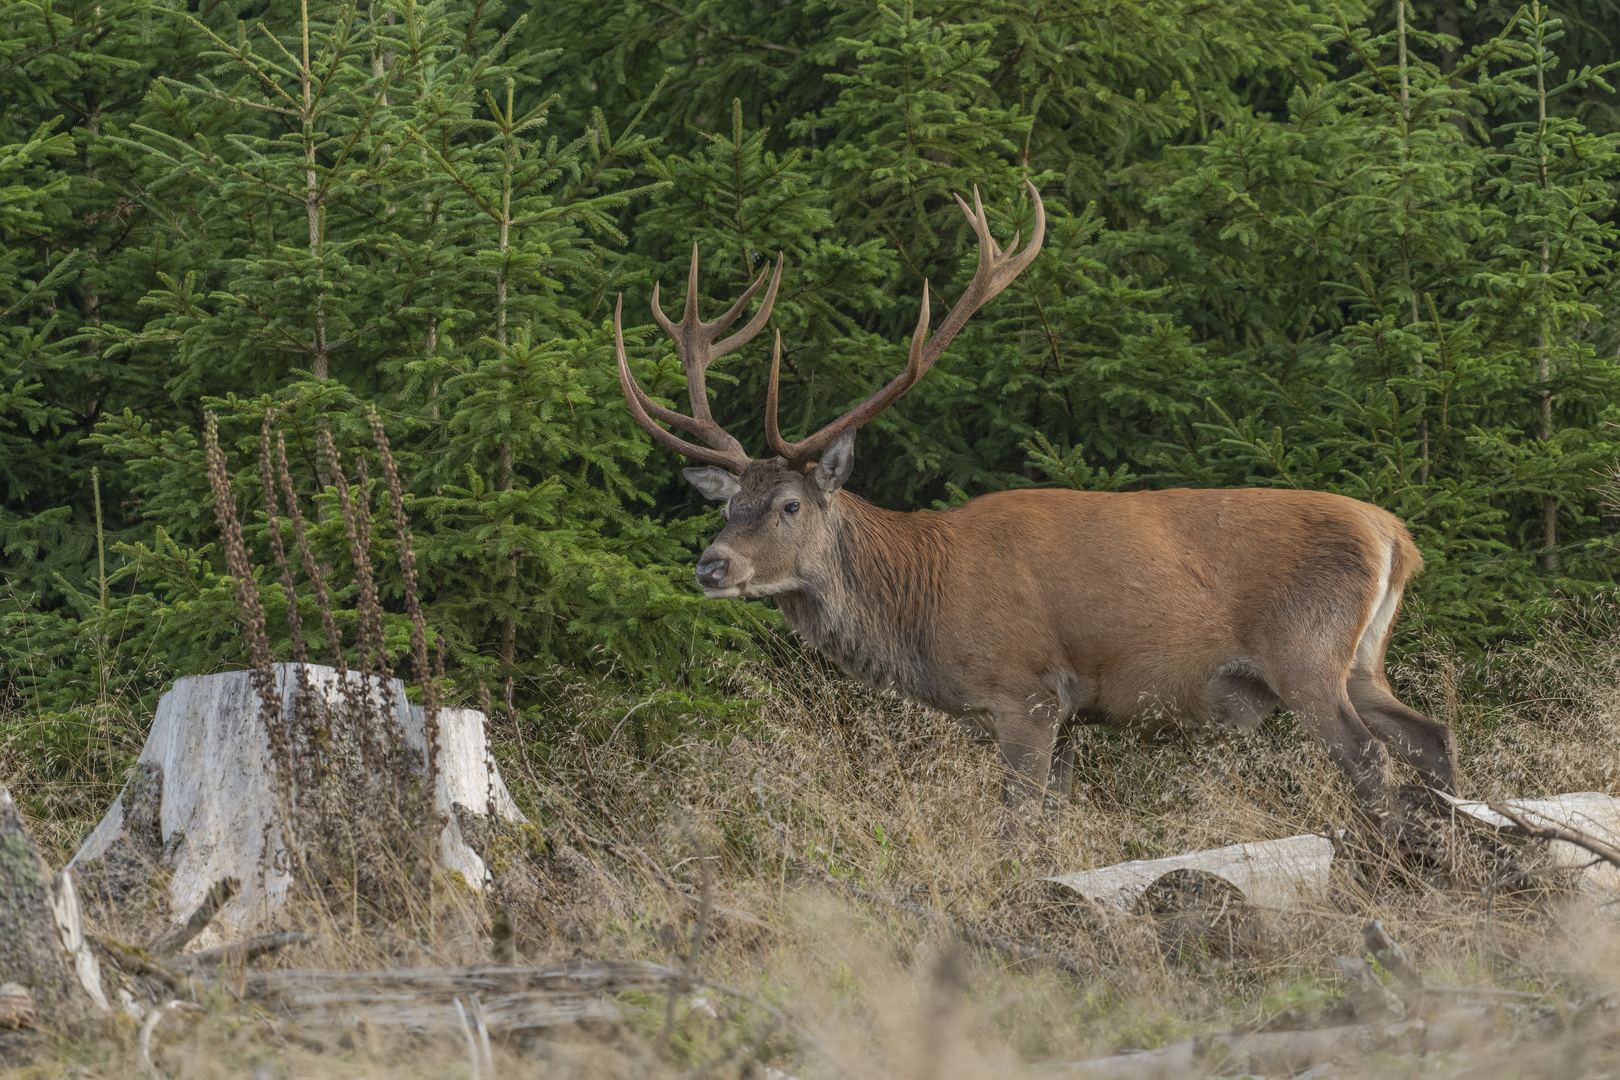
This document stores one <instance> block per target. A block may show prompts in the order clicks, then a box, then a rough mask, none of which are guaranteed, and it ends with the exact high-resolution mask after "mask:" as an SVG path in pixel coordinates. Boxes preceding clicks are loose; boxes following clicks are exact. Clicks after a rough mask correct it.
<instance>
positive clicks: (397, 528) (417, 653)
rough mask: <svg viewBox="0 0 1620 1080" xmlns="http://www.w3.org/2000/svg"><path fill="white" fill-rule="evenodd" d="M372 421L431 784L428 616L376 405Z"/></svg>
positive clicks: (433, 695) (434, 718)
mask: <svg viewBox="0 0 1620 1080" xmlns="http://www.w3.org/2000/svg"><path fill="white" fill-rule="evenodd" d="M366 411H367V414H368V418H369V419H370V421H371V438H372V441H373V442H375V443H376V444H377V456H378V458H379V459H380V460H381V462H382V470H383V479H384V481H385V482H386V483H387V485H388V502H389V506H390V507H391V508H392V510H393V514H394V532H395V534H396V535H397V536H398V537H399V570H400V574H401V576H402V577H403V579H404V582H405V613H406V614H407V615H409V616H410V619H411V659H412V661H413V662H414V664H415V667H416V681H417V684H418V685H419V686H420V687H421V688H422V715H423V725H424V728H425V733H426V736H427V748H428V749H427V777H428V782H429V784H430V785H431V784H432V783H433V782H434V781H435V780H436V779H437V777H438V771H439V688H438V684H437V683H435V681H434V679H433V672H432V671H431V670H430V669H429V668H428V654H427V620H426V619H424V618H423V616H422V606H421V604H420V603H419V602H418V600H417V583H416V555H415V553H414V552H413V551H412V550H411V527H410V522H409V521H408V520H407V519H406V517H405V497H404V492H403V489H402V487H401V485H400V482H399V470H398V469H396V468H395V467H394V455H393V454H392V453H390V452H389V449H388V433H387V432H385V431H384V430H383V424H382V417H380V416H378V415H377V410H376V409H368V410H366ZM441 664H442V661H441Z"/></svg>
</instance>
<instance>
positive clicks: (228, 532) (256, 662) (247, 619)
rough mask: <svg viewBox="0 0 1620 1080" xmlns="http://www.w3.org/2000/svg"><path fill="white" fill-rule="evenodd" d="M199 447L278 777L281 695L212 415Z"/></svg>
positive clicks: (282, 761)
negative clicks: (206, 472) (211, 491)
mask: <svg viewBox="0 0 1620 1080" xmlns="http://www.w3.org/2000/svg"><path fill="white" fill-rule="evenodd" d="M203 447H204V456H205V457H206V458H207V461H208V482H209V484H210V485H211V486H212V487H213V489H214V520H216V521H217V522H218V523H219V532H220V537H221V539H222V541H223V542H224V546H225V570H226V572H227V573H228V574H230V575H231V578H232V580H233V581H234V582H235V583H236V602H237V604H238V605H239V606H240V607H241V609H242V633H243V636H244V637H245V638H246V640H247V648H248V656H249V658H250V659H251V660H252V663H253V688H254V689H255V690H257V691H258V693H259V703H260V706H261V708H262V710H263V714H264V722H265V728H266V729H267V730H268V732H269V735H270V754H271V758H272V760H273V761H274V762H275V766H276V768H277V769H278V770H280V771H281V773H282V775H283V776H287V775H289V770H290V768H291V762H290V760H289V755H288V752H287V738H286V729H285V725H284V724H283V723H282V717H281V694H280V693H279V692H278V690H277V689H276V673H275V669H274V668H273V667H272V666H271V658H270V641H269V639H268V638H267V637H266V635H265V620H264V605H263V604H261V603H260V602H259V590H258V589H257V588H256V587H255V586H254V584H253V564H252V563H250V562H249V561H248V556H247V545H246V544H245V543H244V542H243V540H242V525H241V523H240V522H239V521H238V520H237V518H236V502H235V499H234V497H233V496H232V493H231V477H230V473H229V472H228V471H227V469H226V465H225V451H223V450H221V449H220V446H219V419H218V418H217V417H216V416H215V415H214V414H213V413H211V412H210V413H207V414H205V415H204V419H203Z"/></svg>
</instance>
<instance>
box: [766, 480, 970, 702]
mask: <svg viewBox="0 0 1620 1080" xmlns="http://www.w3.org/2000/svg"><path fill="white" fill-rule="evenodd" d="M829 517H830V519H831V521H830V524H831V526H832V531H833V538H832V543H831V545H830V548H829V552H828V555H829V557H828V558H825V559H823V560H820V563H821V565H819V566H815V567H806V568H804V569H803V572H802V575H801V576H802V579H803V580H804V582H805V585H804V588H803V589H802V590H799V591H795V592H790V593H783V594H781V595H779V596H778V597H777V602H778V603H779V604H780V605H781V608H782V613H783V614H784V615H785V616H787V620H788V623H789V625H791V626H792V627H793V629H794V632H795V633H797V634H798V635H799V636H800V637H802V638H803V639H804V640H805V641H807V642H809V643H810V644H811V645H813V646H814V647H815V648H817V649H819V650H820V651H821V652H823V653H825V654H826V655H827V656H828V657H830V658H831V659H832V660H834V661H835V662H837V663H838V664H839V665H840V666H841V667H843V668H844V670H846V671H848V672H849V673H850V674H851V675H854V676H855V677H856V678H858V679H860V680H862V681H863V682H866V683H869V684H870V685H872V686H877V687H881V688H884V689H895V690H899V691H900V692H902V693H904V694H906V695H908V696H911V697H916V698H920V699H921V700H924V701H932V700H933V699H934V698H935V697H936V696H937V694H936V693H935V691H936V689H937V686H936V683H937V679H936V676H935V673H933V672H932V671H931V670H930V667H931V665H930V663H929V659H930V657H929V653H930V651H931V650H930V628H931V627H932V626H933V625H934V621H935V619H934V616H935V609H936V606H937V602H938V601H937V598H938V597H939V596H941V595H943V594H942V592H941V591H940V590H941V589H942V588H943V579H944V576H945V567H946V560H947V558H948V546H947V544H946V543H945V536H944V532H945V530H944V525H943V523H942V522H941V521H940V520H939V517H938V515H935V514H928V513H895V512H894V511H892V510H883V509H880V508H878V507H876V506H873V505H872V504H871V503H869V502H867V501H865V500H864V499H861V498H859V497H857V496H855V495H851V494H849V493H847V492H843V491H840V492H839V493H838V495H837V496H836V498H835V502H834V504H833V510H832V513H831V514H830V515H829Z"/></svg>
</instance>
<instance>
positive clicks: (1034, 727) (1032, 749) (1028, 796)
mask: <svg viewBox="0 0 1620 1080" xmlns="http://www.w3.org/2000/svg"><path fill="white" fill-rule="evenodd" d="M1019 704H1020V707H1019V708H1017V709H1007V710H999V711H997V712H996V714H995V720H996V744H997V745H998V746H999V747H1000V748H1001V759H1002V762H1003V763H1004V764H1005V765H1006V767H1007V773H1006V776H1005V778H1004V779H1003V781H1002V786H1001V800H1002V802H1003V803H1005V804H1006V805H1007V806H1008V807H1013V808H1023V807H1024V806H1026V805H1027V804H1028V803H1029V802H1031V801H1034V802H1037V803H1039V802H1041V801H1043V800H1044V799H1045V797H1046V793H1047V790H1048V780H1049V779H1050V778H1051V774H1052V757H1053V755H1052V751H1053V748H1054V747H1055V746H1056V744H1057V741H1058V730H1059V713H1058V708H1057V702H1056V701H1052V702H1045V701H1042V702H1038V703H1036V704H1035V705H1034V706H1033V707H1031V706H1030V705H1026V704H1024V703H1022V702H1020V703H1019ZM1059 771H1060V773H1061V772H1062V769H1061V767H1060V770H1059Z"/></svg>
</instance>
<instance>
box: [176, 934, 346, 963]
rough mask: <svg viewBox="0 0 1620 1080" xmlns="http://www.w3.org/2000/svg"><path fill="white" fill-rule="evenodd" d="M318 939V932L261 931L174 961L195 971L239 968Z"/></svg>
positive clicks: (178, 957) (179, 957)
mask: <svg viewBox="0 0 1620 1080" xmlns="http://www.w3.org/2000/svg"><path fill="white" fill-rule="evenodd" d="M315 940H317V937H316V935H314V934H300V933H295V932H284V933H279V934H261V935H259V936H258V937H251V938H248V939H247V940H246V941H237V942H232V943H231V944H229V945H218V946H215V947H214V948H212V949H203V950H201V951H200V952H194V953H188V954H186V955H185V956H177V957H175V958H174V959H173V960H172V961H170V963H171V964H172V965H174V966H183V967H186V968H189V969H191V970H193V971H202V970H204V969H206V968H212V967H218V966H219V965H221V964H224V965H226V966H229V967H235V966H238V965H241V964H246V963H248V962H249V961H251V960H256V959H258V958H259V957H261V956H267V955H269V954H270V953H273V952H277V951H279V950H281V949H285V948H286V947H287V946H289V945H305V944H308V943H309V942H311V941H315Z"/></svg>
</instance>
